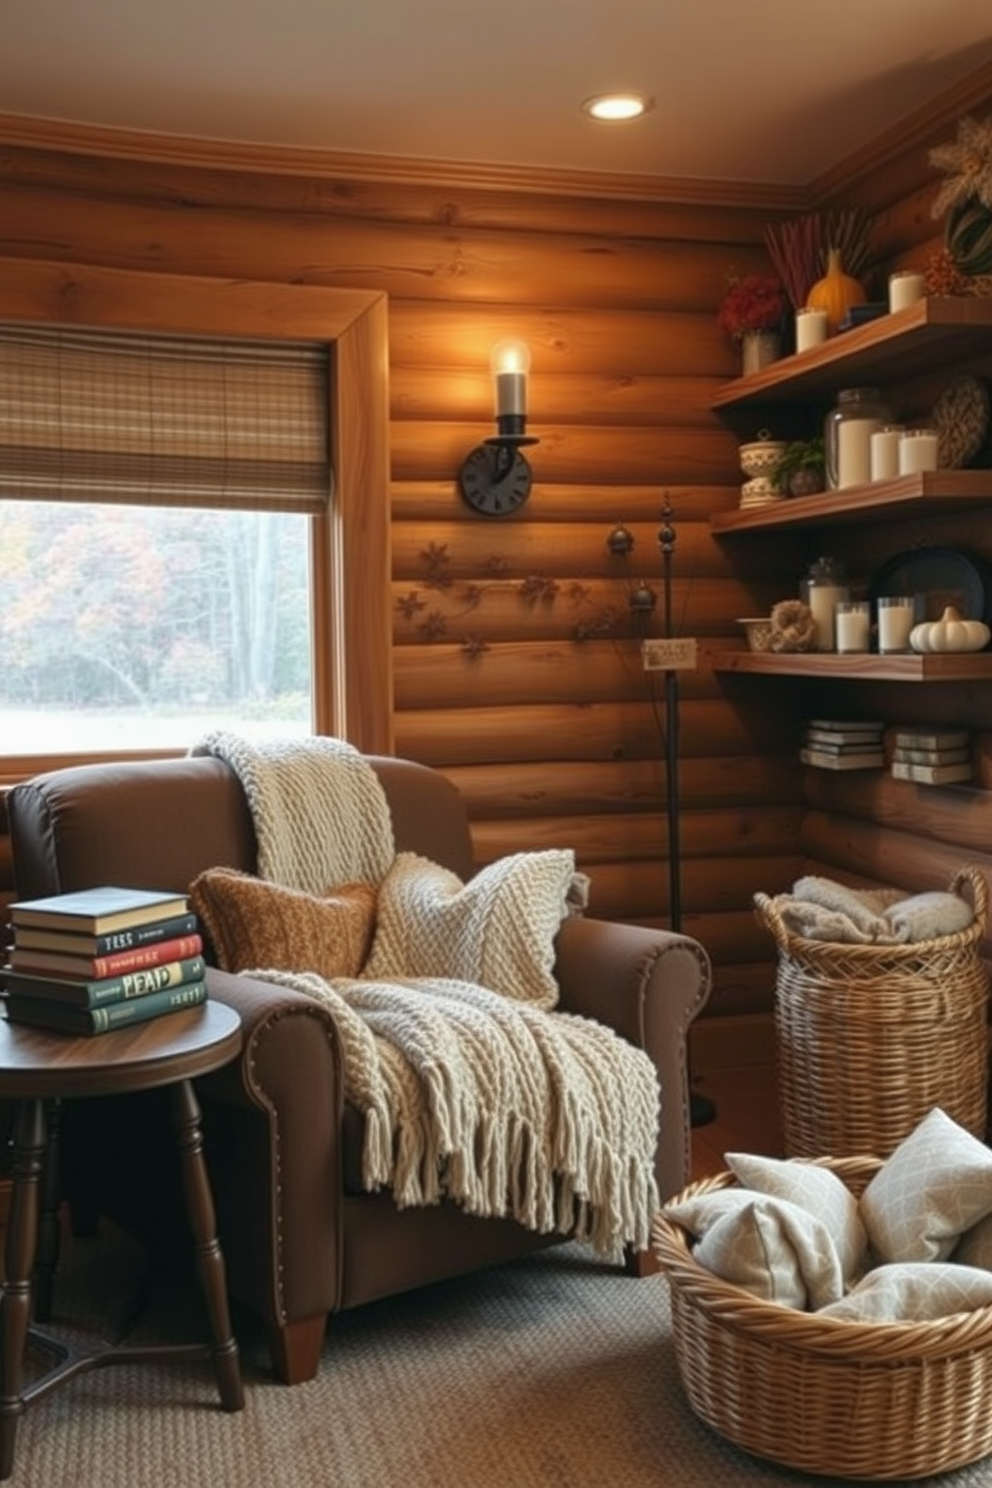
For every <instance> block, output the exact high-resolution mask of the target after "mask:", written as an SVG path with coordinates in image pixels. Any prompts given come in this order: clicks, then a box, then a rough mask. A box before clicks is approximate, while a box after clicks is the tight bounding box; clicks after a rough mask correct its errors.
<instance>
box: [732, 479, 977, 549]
mask: <svg viewBox="0 0 992 1488" xmlns="http://www.w3.org/2000/svg"><path fill="white" fill-rule="evenodd" d="M990 505H992V470H928V471H925V472H924V473H922V474H920V475H903V476H900V477H899V478H898V479H897V480H891V481H872V482H870V483H869V484H867V485H863V486H847V487H845V489H844V490H842V491H824V492H823V493H822V494H821V495H818V496H792V497H790V498H789V499H788V500H787V501H776V502H772V503H770V504H769V505H768V506H759V507H751V508H749V509H748V510H745V511H740V510H739V511H726V512H717V513H715V515H713V516H712V517H711V518H710V527H711V528H712V530H713V531H714V532H718V533H721V534H724V533H726V534H731V533H735V532H758V531H761V530H762V529H772V528H773V529H775V530H776V531H782V530H783V529H791V528H795V527H831V526H839V525H841V524H843V525H844V526H845V527H851V526H862V525H863V524H864V523H866V522H884V521H890V520H891V519H892V518H894V517H928V516H942V515H946V514H947V513H949V512H955V511H958V512H959V511H967V510H968V509H969V508H973V509H976V508H981V507H986V506H990Z"/></svg>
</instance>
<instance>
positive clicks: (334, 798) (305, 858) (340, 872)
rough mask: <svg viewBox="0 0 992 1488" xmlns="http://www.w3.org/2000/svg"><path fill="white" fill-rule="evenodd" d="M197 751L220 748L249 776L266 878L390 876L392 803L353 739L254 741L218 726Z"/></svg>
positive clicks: (317, 888)
mask: <svg viewBox="0 0 992 1488" xmlns="http://www.w3.org/2000/svg"><path fill="white" fill-rule="evenodd" d="M190 754H197V755H199V754H211V755H216V756H217V758H218V759H222V760H224V761H225V762H226V763H227V764H228V765H230V767H231V769H232V770H233V771H234V773H235V774H236V775H237V777H238V779H239V780H240V781H241V785H242V789H243V790H244V793H245V798H246V800H247V802H248V805H249V807H250V809H251V814H252V820H253V822H254V825H255V837H256V841H257V844H258V876H259V878H267V879H270V880H271V881H272V882H273V883H280V884H283V885H284V886H285V887H286V888H290V889H303V890H304V891H305V892H306V893H308V894H322V893H323V892H324V890H325V889H329V888H334V887H336V886H338V885H339V884H343V883H353V882H357V881H360V880H364V881H366V882H369V883H379V882H380V880H381V879H382V877H383V875H384V874H385V872H386V870H387V868H388V867H389V865H390V863H391V862H392V860H393V824H392V821H391V819H390V815H389V803H388V802H387V800H386V794H385V792H384V790H383V789H382V786H381V785H380V783H379V777H378V776H377V775H376V773H375V771H374V770H373V769H372V766H371V765H370V764H369V763H368V761H367V760H366V759H363V757H362V755H361V754H360V753H359V752H358V750H357V749H355V748H354V746H353V745H351V744H347V743H345V742H344V740H342V739H327V738H323V737H314V738H307V739H288V740H287V739H283V740H277V741H273V742H271V743H264V744H250V743H248V742H247V740H245V739H241V738H238V737H237V735H235V734H227V733H222V732H218V733H213V734H208V735H207V736H206V738H204V739H201V740H200V741H199V743H197V744H194V746H193V748H192V749H191V750H190Z"/></svg>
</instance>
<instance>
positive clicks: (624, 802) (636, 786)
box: [444, 740, 802, 822]
mask: <svg viewBox="0 0 992 1488" xmlns="http://www.w3.org/2000/svg"><path fill="white" fill-rule="evenodd" d="M660 748H661V741H660V740H659V751H660ZM444 773H445V774H446V775H447V777H448V779H449V780H451V782H452V784H453V785H455V786H457V788H458V790H459V791H460V792H461V794H462V796H463V797H464V798H465V800H466V801H467V802H468V805H469V811H470V813H471V816H472V818H473V820H474V821H476V822H482V821H487V820H497V821H498V820H501V819H503V818H505V817H508V816H509V817H514V818H525V817H529V816H533V817H537V818H543V817H545V816H557V817H561V816H565V815H571V814H574V815H577V814H579V813H582V812H585V813H587V814H589V815H593V814H596V813H599V812H606V813H609V812H624V811H630V812H635V811H636V812H645V811H647V812H651V811H657V809H658V807H659V805H660V803H661V802H663V801H664V800H665V793H666V790H667V770H666V768H665V764H664V761H663V760H662V759H661V758H660V757H658V758H648V759H640V760H582V761H577V762H573V761H570V760H555V761H554V763H553V764H551V763H540V762H531V761H528V762H527V763H526V764H523V765H471V766H463V767H461V768H456V769H448V770H445V772H444ZM801 779H802V771H801V768H800V766H799V762H798V760H797V759H796V758H795V756H793V755H787V756H784V757H782V756H776V755H756V756H748V757H746V758H743V759H742V758H740V757H739V756H737V755H731V756H729V757H716V758H711V759H691V758H690V759H683V760H681V761H680V762H679V769H678V782H679V800H680V801H681V803H682V806H683V808H684V809H690V808H692V807H705V806H707V805H710V806H713V805H721V806H733V805H771V804H776V805H780V804H781V803H782V802H783V801H784V800H792V801H793V802H795V803H797V804H798V802H799V801H800V799H801V793H800V782H801Z"/></svg>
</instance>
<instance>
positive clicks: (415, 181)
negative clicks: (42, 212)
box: [0, 113, 805, 212]
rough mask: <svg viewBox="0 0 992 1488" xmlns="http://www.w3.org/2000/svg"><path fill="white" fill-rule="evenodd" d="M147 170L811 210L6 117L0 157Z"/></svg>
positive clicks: (732, 194)
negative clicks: (36, 154)
mask: <svg viewBox="0 0 992 1488" xmlns="http://www.w3.org/2000/svg"><path fill="white" fill-rule="evenodd" d="M3 147H7V148H21V149H29V150H51V151H58V152H61V153H64V154H74V155H89V156H93V155H96V156H102V157H104V158H108V159H119V160H137V161H147V162H148V163H154V164H158V165H178V166H186V167H192V168H195V169H200V170H225V171H243V172H250V173H251V174H253V175H257V174H259V173H264V174H268V175H286V176H311V177H327V176H333V177H335V178H336V179H339V180H361V181H377V182H383V183H387V184H389V185H401V186H428V187H432V186H434V187H436V186H442V187H445V188H447V189H449V190H450V189H451V188H452V187H465V188H471V189H475V190H483V191H511V192H521V193H529V194H532V195H541V196H580V197H597V198H600V199H607V200H609V199H613V200H622V201H640V202H654V203H679V204H683V205H689V206H702V207H706V206H712V207H744V208H753V209H756V210H766V211H776V212H788V211H793V210H795V209H796V208H797V207H799V206H801V205H802V203H803V201H804V199H805V196H804V192H803V188H802V187H799V186H780V185H776V184H773V183H768V182H762V181H716V180H712V181H711V180H695V179H691V178H687V177H686V178H683V177H678V176H644V175H622V174H613V173H609V172H605V171H575V170H559V169H554V168H551V167H539V166H506V165H486V164H474V163H467V162H465V161H460V160H428V159H420V158H413V157H406V156H398V155H365V154H357V153H346V152H343V151H334V150H316V149H313V148H309V147H304V146H293V145H266V144H245V143H238V142H236V141H228V140H212V139H197V138H194V137H192V136H188V135H173V134H153V133H148V132H145V131H141V130H131V129H109V128H105V127H103V126H102V125H93V124H74V123H72V122H71V121H69V120H65V119H45V118H40V117H38V116H36V115H30V114H3V113H0V148H3Z"/></svg>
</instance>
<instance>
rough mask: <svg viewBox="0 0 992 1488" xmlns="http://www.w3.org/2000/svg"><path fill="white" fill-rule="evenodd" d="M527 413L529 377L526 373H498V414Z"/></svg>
mask: <svg viewBox="0 0 992 1488" xmlns="http://www.w3.org/2000/svg"><path fill="white" fill-rule="evenodd" d="M526 412H527V375H526V373H524V372H497V374H496V413H497V416H499V415H501V414H505V413H515V414H524V413H526Z"/></svg>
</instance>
